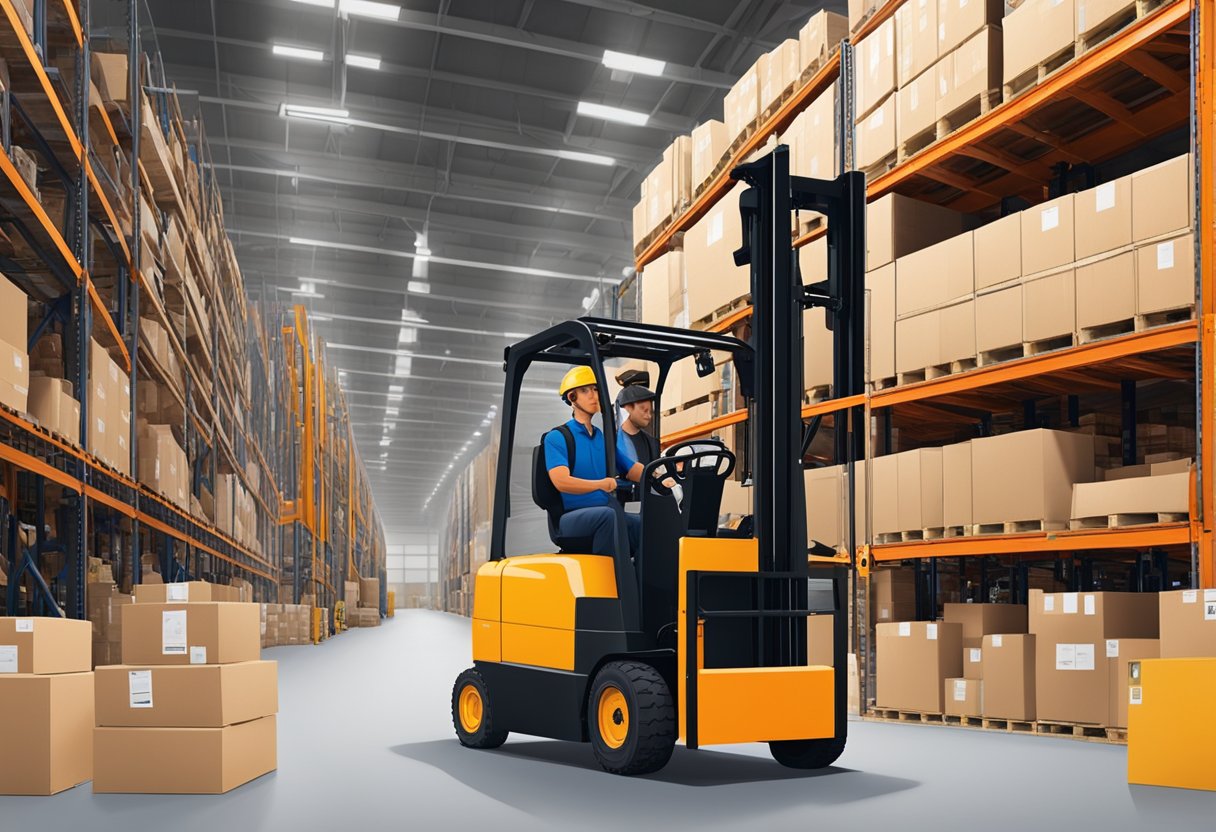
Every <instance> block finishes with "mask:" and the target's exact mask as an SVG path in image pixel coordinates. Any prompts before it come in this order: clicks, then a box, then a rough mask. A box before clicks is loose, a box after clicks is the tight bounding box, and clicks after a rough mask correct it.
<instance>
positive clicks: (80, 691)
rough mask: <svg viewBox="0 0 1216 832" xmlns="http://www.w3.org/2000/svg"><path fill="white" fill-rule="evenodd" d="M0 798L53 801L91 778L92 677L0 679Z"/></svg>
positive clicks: (25, 676) (77, 675)
mask: <svg viewBox="0 0 1216 832" xmlns="http://www.w3.org/2000/svg"><path fill="white" fill-rule="evenodd" d="M0 736H3V737H4V753H3V754H0V794H6V795H52V794H57V793H58V792H61V791H64V790H65V789H70V788H72V787H73V786H75V785H78V784H80V783H83V782H85V781H87V780H90V779H92V777H93V674H92V673H89V672H85V673H60V674H56V675H53V676H32V675H16V676H5V675H0Z"/></svg>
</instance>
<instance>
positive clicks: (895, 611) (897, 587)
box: [870, 569, 916, 623]
mask: <svg viewBox="0 0 1216 832" xmlns="http://www.w3.org/2000/svg"><path fill="white" fill-rule="evenodd" d="M870 598H871V602H872V605H873V607H874V620H875V622H878V623H884V622H890V621H910V620H911V619H913V618H915V617H916V573H915V572H913V571H912V570H910V569H876V570H875V571H874V572H871V573H870Z"/></svg>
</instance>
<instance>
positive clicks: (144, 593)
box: [134, 581, 230, 604]
mask: <svg viewBox="0 0 1216 832" xmlns="http://www.w3.org/2000/svg"><path fill="white" fill-rule="evenodd" d="M224 589H226V587H221V586H217V585H216V584H209V583H207V582H206V581H189V582H186V583H175V584H136V586H135V587H134V590H135V603H137V604H169V603H186V602H193V603H198V602H202V601H228V600H230V599H229V597H228V596H227V595H224V597H222V598H221V597H220V595H222V594H223V593H222V590H224Z"/></svg>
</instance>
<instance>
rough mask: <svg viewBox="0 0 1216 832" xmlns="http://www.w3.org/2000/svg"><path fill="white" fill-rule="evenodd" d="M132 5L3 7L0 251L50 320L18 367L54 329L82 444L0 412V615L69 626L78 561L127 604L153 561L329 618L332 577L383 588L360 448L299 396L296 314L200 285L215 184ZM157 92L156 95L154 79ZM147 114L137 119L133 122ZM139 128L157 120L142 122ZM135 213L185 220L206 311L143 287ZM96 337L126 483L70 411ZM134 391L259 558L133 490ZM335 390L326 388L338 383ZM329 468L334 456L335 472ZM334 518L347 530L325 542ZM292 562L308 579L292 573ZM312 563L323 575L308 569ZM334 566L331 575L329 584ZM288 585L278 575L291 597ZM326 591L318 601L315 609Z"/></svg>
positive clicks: (327, 404)
mask: <svg viewBox="0 0 1216 832" xmlns="http://www.w3.org/2000/svg"><path fill="white" fill-rule="evenodd" d="M141 6H142V4H141V3H140V2H138V0H112V2H106V0H78V2H77V0H34V2H33V16H32V17H33V19H32V21H26V20H24V19H23V17H22V12H23V11H24V10H25V6H24V4H19V3H18V2H16V0H0V58H3V59H4V60H5V61H6V63H7V65H8V70H9V75H10V81H11V84H10V89H6V90H4V91H3V94H2V95H0V126H2V128H3V129H2V139H3V145H4V151H5V152H4V153H3V154H0V223H2V224H3V228H4V229H5V230H6V231H8V232H9V234H10V235H11V236H12V237H13V238H19V239H20V245H21V246H23V247H22V248H19V249H15V248H14V246H13V245H12V244H11V242H10V241H9V240H8V238H6V239H5V241H4V242H5V243H6V245H5V246H3V247H0V248H3V249H4V250H0V268H2V269H3V271H4V272H5V273H6V274H7V275H8V276H9V277H10V279H12V280H13V281H14V282H16V283H17V284H18V286H19V287H20V288H21V289H22V290H23V291H24V292H26V294H28V295H29V296H30V297H31V298H33V299H35V300H38V301H42V302H44V303H45V304H46V307H47V309H48V314H47V316H46V318H45V319H44V320H42V321H41V322H40V323H39V324H38V325H37V326H36V327H34V328H33V329H32V331H31V334H30V338H29V346H30V347H32V346H33V345H34V344H35V343H36V342H37V340H38V339H39V337H40V336H41V335H42V334H43V333H44V332H45V331H47V329H48V327H59V328H61V330H62V336H63V341H64V354H65V359H66V361H65V375H66V377H67V378H68V379H69V380H71V381H72V382H73V386H74V389H75V391H76V394H77V396H78V398H79V399H80V400H81V402H80V404H81V427H82V430H81V441H80V444H79V445H78V446H77V445H75V444H73V443H71V442H69V441H67V440H65V439H64V438H63V437H61V436H59V435H58V434H55V433H52V432H51V431H49V430H47V429H46V428H44V427H42V426H39V425H38V424H36V423H35V422H34V421H33V420H32V419H31V418H29V417H28V416H27V415H26V414H24V413H19V412H16V411H12V410H9V409H7V408H0V552H2V553H3V555H4V562H3V565H4V567H5V571H6V573H7V578H8V590H7V593H6V597H5V606H6V609H7V611H8V613H9V614H13V613H16V612H18V611H23V612H25V613H27V614H35V615H37V614H49V615H56V614H63V615H67V616H68V617H72V618H84V617H85V614H86V584H87V574H86V569H87V560H86V555H90V554H93V553H95V552H96V553H102V552H105V553H108V554H110V556H111V558H112V568H113V572H114V578H115V581H116V582H117V583H118V584H119V585H120V586H122V587H124V588H125V587H129V586H131V585H133V584H137V583H140V581H141V577H142V576H141V566H142V563H143V560H144V557H143V554H144V553H147V554H150V555H151V556H152V557H153V558H155V559H156V560H157V561H158V562H159V571H160V573H161V574H162V575H163V576H164V578H165V579H166V580H173V579H181V578H200V579H209V580H222V579H227V578H241V579H244V580H247V581H249V582H250V583H251V584H252V585H253V588H254V597H255V598H256V599H257V600H261V601H271V602H276V601H277V602H286V603H298V602H299V600H300V599H301V597H302V596H304V595H306V594H309V593H307V592H306V591H305V590H306V588H311V589H313V594H314V596H315V599H316V600H315V603H317V604H318V605H319V606H326V607H330V608H331V609H332V608H333V607H334V605H335V602H336V600H337V598H339V597H341V590H340V589H338V590H337V591H336V592H335V591H334V580H335V578H336V577H337V576H339V575H353V576H363V577H382V576H383V574H384V539H383V530H382V526H381V524H380V520H379V517H378V515H377V514H376V510H375V507H374V505H373V503H372V500H371V493H370V488H369V487H368V484H367V477H366V472H365V471H364V469H363V468H362V465H361V463H360V461H359V459H358V455H357V453H356V452H355V450H354V443H353V438H352V435H351V433H350V424H349V418H348V417H347V415H346V405H345V401H344V400H343V399H342V398H341V396H340V394H339V395H337V396H332V397H328V398H327V397H326V395H325V384H324V383H321V384H319V385H317V386H318V387H319V388H320V395H319V396H314V395H312V394H311V392H310V391H311V389H312V387H311V386H310V385H312V381H313V380H312V372H311V368H313V367H316V368H317V370H316V373H317V375H316V381H318V382H320V381H321V379H322V375H321V372H322V370H321V368H322V367H323V366H324V364H323V360H324V359H323V356H324V349H323V345H322V344H320V342H319V341H317V340H316V339H315V336H314V335H313V334H312V333H311V331H310V330H308V328H307V321H306V318H305V317H304V316H303V310H302V309H301V308H296V309H294V310H290V309H289V310H284V309H282V308H281V307H278V306H276V305H274V304H272V303H270V302H267V301H263V302H262V303H260V304H256V305H254V304H252V303H250V302H248V301H247V300H246V297H245V293H244V288H243V285H242V281H241V279H240V276H239V272H235V265H234V262H235V261H234V260H233V259H232V258H231V251H230V250H229V252H228V255H229V258H228V261H227V262H228V264H229V265H230V266H231V267H232V271H233V272H235V273H234V274H232V273H230V274H227V275H225V276H226V277H228V278H229V280H230V282H231V283H232V284H234V286H235V287H236V291H220V290H219V289H220V287H219V285H218V283H217V282H216V281H217V280H218V278H215V277H213V276H212V269H209V268H202V266H203V265H204V264H205V263H207V262H209V261H211V262H214V261H212V259H211V258H210V255H209V253H207V252H205V251H204V234H205V233H207V232H210V233H211V234H212V239H214V240H224V236H223V228H222V215H221V213H220V210H219V206H220V204H221V200H220V194H219V188H218V183H217V182H216V181H215V179H214V177H213V175H212V173H211V170H210V166H209V165H208V164H207V161H208V157H207V153H208V151H207V145H206V137H205V135H204V134H203V129H202V121H201V118H195V119H194V120H193V121H185V120H184V119H183V118H182V117H181V112H180V102H179V101H178V98H177V95H176V93H175V91H174V90H173V89H172V88H170V87H169V86H168V85H167V83H165V80H164V77H163V71H162V70H159V67H160V61H159V53H158V52H157V50H156V49H155V48H152V49H150V50H147V51H149V52H150V53H151V60H150V63H147V64H145V63H144V52H145V50H144V49H143V48H142V47H143V43H142V40H143V38H144V37H145V36H146V35H147V32H148V23H147V21H146V20H143V19H141V18H142V15H141ZM94 9H96V11H97V14H96V16H94V15H93V14H91V12H92V11H93V10H94ZM81 21H85V25H82V23H81ZM27 23H31V24H32V25H29V26H28V28H27ZM105 24H108V28H106V25H105ZM31 31H32V35H31V34H30V32H31ZM94 40H97V41H99V42H101V41H105V42H106V43H107V45H108V48H109V50H110V51H123V52H125V53H126V57H127V66H128V78H127V85H126V92H125V94H126V101H128V102H130V105H129V106H128V107H127V108H126V109H125V110H124V109H122V108H107V107H106V106H105V104H104V103H103V102H101V101H100V100H98V96H97V95H96V90H95V89H93V90H92V92H90V90H91V87H92V84H91V81H90V72H91V66H92V55H91V52H92V43H93V41H94ZM158 75H159V80H160V84H159V85H156V84H155V83H152V79H154V78H156V77H157V76H158ZM144 94H146V95H147V96H148V101H149V104H150V106H149V107H148V108H147V109H145V108H144V107H143V106H141V102H142V101H143V96H144ZM145 113H147V114H149V115H151V116H152V119H151V120H145V118H144V116H145ZM14 134H16V135H17V136H19V138H20V139H21V143H22V144H23V146H26V147H29V148H31V149H33V150H35V151H37V152H38V154H39V157H40V161H41V162H42V164H43V166H44V168H47V169H49V170H50V171H51V172H52V173H53V174H55V175H56V179H57V183H56V185H57V187H62V189H63V191H64V194H65V199H64V203H65V204H64V217H63V221H62V223H56V222H55V219H54V218H52V217H51V216H50V215H49V214H48V211H47V210H46V206H45V205H44V200H40V199H39V197H38V195H37V194H35V193H34V192H33V191H32V190H31V188H30V186H29V185H27V183H26V182H25V181H24V180H23V178H22V176H21V174H20V172H19V171H18V169H17V167H16V166H15V165H14V164H13V162H12V161H11V158H10V151H11V147H12V145H13V139H14ZM168 141H176V142H177V143H179V145H180V146H181V147H182V148H183V149H184V152H185V156H186V158H185V162H184V168H185V174H184V175H183V181H182V184H180V185H179V183H178V182H177V181H175V179H174V177H173V175H172V174H168V175H166V169H165V167H163V166H158V165H157V164H155V162H154V160H153V159H152V158H151V156H150V155H149V148H152V152H153V153H154V151H155V148H156V146H157V145H158V143H160V144H161V145H163V144H164V143H165V142H168ZM114 148H120V149H121V150H122V151H123V152H124V153H125V154H126V159H127V162H128V164H127V167H129V169H130V170H129V175H130V180H129V185H128V186H127V187H126V193H125V194H124V187H123V186H124V184H126V183H122V182H117V181H115V179H114V177H113V176H111V174H110V171H108V170H107V166H106V165H105V164H104V160H103V158H102V154H103V153H107V152H111V151H112V150H113V149H114ZM141 193H143V194H146V195H150V197H151V198H152V199H153V200H154V201H155V203H156V206H157V208H158V209H160V208H171V209H173V210H174V211H176V214H177V216H179V217H181V218H183V219H187V220H189V222H188V223H187V224H188V225H189V227H188V228H187V229H186V231H187V233H186V235H185V237H186V239H185V243H184V244H185V252H186V256H187V257H189V258H190V264H191V265H192V266H193V267H194V270H195V273H196V274H198V275H199V278H200V279H199V283H200V284H202V287H201V288H202V290H203V291H205V292H206V299H207V301H209V306H206V307H205V306H204V305H203V304H200V303H199V301H198V297H197V296H195V295H193V294H192V293H191V292H188V291H186V289H185V288H184V286H183V285H182V284H181V283H180V282H177V283H174V282H171V281H168V280H166V281H165V285H164V286H161V285H156V284H155V283H154V281H153V279H152V276H151V273H150V269H149V268H141V265H142V264H141V255H142V251H143V249H144V246H143V245H142V241H143V236H142V231H143V229H141V219H142V217H141V210H140V196H141ZM124 219H125V220H126V221H125V222H124V221H123V220H124ZM61 229H62V230H61ZM217 271H218V269H217ZM196 291H197V290H196ZM170 305H172V306H173V309H170V308H169V306H170ZM141 317H143V318H148V319H151V320H153V321H155V322H156V323H158V324H159V325H160V326H161V327H162V328H163V329H164V330H165V332H166V333H167V334H168V340H169V342H170V348H171V352H172V353H173V356H174V358H175V359H176V361H177V363H178V364H179V365H180V367H181V368H182V369H183V370H184V375H183V377H182V379H181V380H180V381H179V380H177V379H175V378H173V374H172V373H170V372H169V371H168V368H166V367H165V366H163V365H162V362H161V361H160V360H158V359H157V357H156V355H155V354H154V350H153V349H152V347H151V343H150V334H149V331H148V330H147V329H146V327H144V326H142V325H141V323H140V321H141ZM174 318H179V319H180V320H184V322H185V326H184V327H182V326H179V325H177V324H175V323H174ZM288 324H290V326H291V328H292V330H293V332H294V335H295V337H296V340H297V343H298V345H299V349H293V347H292V346H291V345H289V344H287V343H285V341H284V339H282V338H280V337H278V336H279V334H280V333H279V332H278V331H275V332H273V334H271V331H270V330H269V328H270V327H281V331H282V332H283V333H285V332H286V331H287V329H288ZM93 337H96V338H97V339H98V342H99V343H101V344H102V346H103V347H105V348H106V349H107V350H108V351H109V352H110V354H111V356H112V357H113V358H114V360H116V361H117V363H118V365H119V367H120V368H121V369H122V371H123V372H124V373H125V374H126V376H127V379H128V381H129V383H130V387H131V402H130V404H131V413H132V414H133V415H132V418H131V420H130V421H131V424H130V433H129V445H128V447H129V453H130V460H129V461H130V466H129V470H130V471H131V472H133V473H132V474H126V473H123V472H122V471H119V470H117V469H115V468H114V467H111V466H109V465H107V464H106V463H104V462H103V461H102V460H101V459H99V458H98V457H97V456H96V455H95V454H93V453H91V452H90V450H89V448H88V430H87V429H85V428H86V426H87V425H88V420H89V413H88V398H89V397H88V395H87V394H86V393H85V391H88V390H89V384H88V382H89V378H88V375H89V369H88V366H89V360H88V355H89V352H88V351H89V348H90V347H89V344H90V339H91V338H93ZM23 346H24V345H23ZM300 354H303V355H304V356H305V357H306V358H305V359H304V362H303V365H304V366H306V367H307V368H309V370H310V371H309V373H308V374H307V379H306V381H305V383H304V384H303V385H302V386H301V387H300V388H297V374H296V372H295V370H296V368H297V367H298V366H300V365H297V364H292V363H291V359H292V358H294V357H298V356H299V355H300ZM289 365H290V366H291V367H292V371H291V373H290V374H289V373H288V371H287V368H288V367H289ZM242 367H244V368H245V369H244V375H242V370H241V368H242ZM145 377H146V378H149V379H155V380H156V381H157V382H158V383H160V384H161V385H163V389H165V390H167V391H169V392H170V393H171V395H172V397H173V399H174V400H175V402H176V404H177V406H178V409H179V411H180V414H181V420H180V427H181V428H182V429H183V434H184V437H185V445H186V450H187V453H188V454H189V456H190V459H191V460H192V462H191V464H190V469H191V470H190V477H189V480H190V492H191V496H192V497H193V498H194V499H198V498H199V497H200V496H202V494H203V490H204V489H209V490H210V493H212V494H214V493H215V485H216V483H217V477H218V476H221V475H231V476H233V477H234V478H235V480H236V481H237V482H239V483H240V484H241V485H242V486H243V487H244V488H245V489H246V490H247V491H248V493H249V494H250V495H251V497H252V500H253V502H254V503H255V505H256V510H255V517H256V520H255V522H256V532H255V533H254V534H253V535H252V538H253V539H254V540H256V541H257V542H258V543H259V544H260V545H258V546H251V545H249V543H248V542H241V541H238V540H237V539H235V538H234V537H233V536H232V535H230V534H227V533H225V532H223V531H221V530H220V529H219V528H218V527H217V526H216V525H215V524H214V523H212V522H211V521H210V520H208V519H206V518H205V517H203V515H202V512H201V511H190V510H187V509H186V508H185V507H183V506H178V505H176V504H174V503H171V502H170V501H168V500H167V499H166V498H164V497H162V496H161V495H160V494H158V493H156V492H155V491H153V490H152V489H151V488H149V487H148V486H146V485H144V484H142V483H140V482H139V481H138V480H137V479H136V477H135V476H134V472H135V471H136V466H137V460H138V442H139V435H138V431H137V428H136V422H137V420H136V418H134V414H136V413H137V412H138V411H137V396H138V393H137V391H138V390H139V385H138V381H139V380H140V379H142V378H145ZM328 384H329V387H330V389H332V390H337V389H338V387H337V383H336V378H333V379H332V380H330V381H329V382H328ZM306 394H308V395H306ZM286 413H291V414H293V416H294V417H295V422H294V424H295V426H299V427H300V428H301V431H304V434H305V435H302V434H301V431H295V430H285V429H284V426H283V425H282V424H281V423H280V420H281V419H282V416H281V414H286ZM305 426H307V430H305ZM317 437H320V438H321V440H322V441H320V442H318V441H316V440H317ZM306 440H307V441H306ZM338 449H340V450H341V454H340V456H337V455H335V453H333V452H331V451H333V450H338ZM305 461H307V463H308V464H306V465H305V464H301V463H303V462H305ZM335 469H340V471H337V472H335ZM48 492H51V493H48ZM59 492H62V495H61V496H59V497H57V498H56V495H57V494H58V493H59ZM301 495H304V496H305V497H306V498H307V499H306V500H302V499H301ZM314 498H315V499H314ZM327 512H337V514H336V515H333V514H330V513H327ZM52 514H54V515H55V516H54V521H55V522H54V523H53V524H52V523H51V522H49V521H51V520H52ZM331 516H338V517H342V518H345V519H346V521H347V522H346V524H345V527H344V528H343V529H341V530H340V531H341V532H342V533H340V534H339V533H335V534H334V535H333V537H332V539H331V534H330V525H331V524H330V522H329V518H330V517H331ZM52 526H53V528H54V529H55V530H57V532H56V533H55V534H54V535H53V536H52V535H50V534H49V532H48V530H49V529H51V528H52ZM31 529H32V530H31ZM27 530H31V531H27ZM305 552H307V553H308V555H309V562H308V568H307V569H303V568H302V566H301V565H302V562H303V555H304V553H305ZM318 553H319V554H320V557H321V561H320V562H321V564H322V565H323V566H324V568H320V567H318V565H317V557H318ZM339 560H340V563H341V571H340V572H339V571H338V570H337V569H336V568H335V566H334V564H336V563H338V562H339ZM284 575H289V576H291V577H292V580H291V581H289V582H288V583H287V584H286V585H284V584H283V581H282V576H284ZM339 580H340V579H339ZM310 583H311V586H309V584H310ZM382 584H383V581H382ZM322 585H324V587H325V590H326V591H325V592H320V591H318V590H319V589H321V587H322ZM23 589H25V590H27V593H26V597H24V598H23V597H22V590H23ZM383 606H384V603H383V593H382V597H381V609H383Z"/></svg>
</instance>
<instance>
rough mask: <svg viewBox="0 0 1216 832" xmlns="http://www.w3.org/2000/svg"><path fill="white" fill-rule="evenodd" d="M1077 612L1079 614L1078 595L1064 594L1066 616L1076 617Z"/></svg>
mask: <svg viewBox="0 0 1216 832" xmlns="http://www.w3.org/2000/svg"><path fill="white" fill-rule="evenodd" d="M1076 612H1077V593H1075V592H1065V593H1064V614H1065V615H1076Z"/></svg>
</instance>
